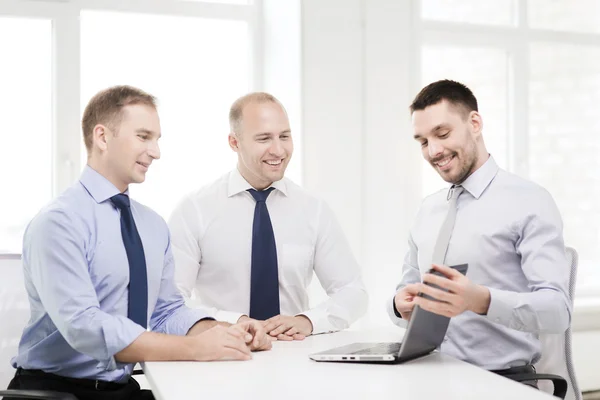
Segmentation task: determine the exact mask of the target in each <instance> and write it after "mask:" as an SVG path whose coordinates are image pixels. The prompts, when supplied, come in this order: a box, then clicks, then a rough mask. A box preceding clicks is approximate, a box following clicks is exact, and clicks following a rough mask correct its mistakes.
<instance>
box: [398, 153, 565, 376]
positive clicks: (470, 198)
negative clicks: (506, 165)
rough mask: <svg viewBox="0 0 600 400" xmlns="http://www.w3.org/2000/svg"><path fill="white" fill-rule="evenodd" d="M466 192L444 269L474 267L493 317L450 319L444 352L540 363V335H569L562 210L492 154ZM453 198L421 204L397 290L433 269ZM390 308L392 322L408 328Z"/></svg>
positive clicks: (486, 363) (485, 362)
mask: <svg viewBox="0 0 600 400" xmlns="http://www.w3.org/2000/svg"><path fill="white" fill-rule="evenodd" d="M462 186H463V188H464V191H463V192H462V194H461V195H460V196H459V197H458V200H457V215H456V222H455V225H454V230H453V232H452V237H451V239H450V243H449V245H448V252H447V254H446V264H447V265H457V264H462V263H468V264H469V270H468V272H467V276H468V277H469V278H470V279H471V281H473V282H474V283H477V284H480V285H483V286H486V287H487V288H488V289H489V291H490V294H491V300H490V307H489V310H488V313H487V315H479V314H475V313H473V312H471V311H466V312H464V313H462V314H460V315H458V316H456V317H454V318H452V319H451V321H450V326H449V327H448V332H447V334H446V339H445V340H444V342H443V344H442V346H441V351H442V352H444V353H447V354H450V355H451V356H453V357H455V358H458V359H460V360H464V361H467V362H470V363H473V364H475V365H478V366H480V367H483V368H486V369H504V368H509V367H513V366H519V365H525V364H530V363H536V362H537V361H538V360H539V359H540V351H541V345H540V341H539V339H538V334H540V333H562V332H564V331H565V330H566V329H567V327H568V326H569V323H570V317H571V308H570V302H569V300H568V295H567V293H568V292H567V288H568V282H569V276H570V267H569V264H568V262H567V258H566V253H565V244H564V241H563V235H562V230H563V224H562V220H561V217H560V214H559V212H558V209H557V207H556V204H555V203H554V200H553V199H552V196H551V195H550V194H549V193H548V191H546V190H545V189H544V188H542V187H541V186H539V185H536V184H535V183H533V182H530V181H527V180H525V179H522V178H519V177H518V176H516V175H513V174H511V173H509V172H506V171H504V170H502V169H500V168H498V165H497V164H496V162H495V161H494V159H493V158H492V157H491V156H490V158H489V159H488V160H487V161H486V162H485V164H484V165H483V166H481V167H480V168H479V169H478V170H477V171H475V172H474V173H473V174H472V175H471V176H469V177H468V178H467V179H466V180H465V182H463V184H462ZM447 194H448V190H442V191H439V192H437V193H435V194H433V195H431V196H429V197H427V198H426V199H425V200H424V201H423V204H422V205H421V209H420V210H419V213H418V215H417V218H416V222H415V224H414V226H413V228H412V229H411V232H410V238H409V251H408V253H407V255H406V258H405V260H404V265H403V268H402V281H401V283H400V285H398V288H397V290H400V288H402V287H403V286H405V285H407V284H409V283H415V282H419V281H421V277H422V274H424V273H426V272H427V271H428V270H429V269H430V268H431V260H432V253H433V247H434V245H435V241H436V239H437V235H438V232H439V229H440V227H441V225H442V222H443V220H444V218H445V217H446V214H447V212H448V201H447ZM392 306H393V303H392V302H389V306H388V307H389V308H388V312H389V314H390V317H391V318H392V321H393V322H394V323H396V324H398V325H403V323H404V321H403V320H402V319H400V318H398V317H396V316H395V314H394V311H393V308H392Z"/></svg>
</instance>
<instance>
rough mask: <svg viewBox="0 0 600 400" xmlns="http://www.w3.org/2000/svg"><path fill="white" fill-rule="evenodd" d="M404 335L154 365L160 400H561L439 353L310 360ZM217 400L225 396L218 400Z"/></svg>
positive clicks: (371, 335) (393, 332) (149, 370)
mask: <svg viewBox="0 0 600 400" xmlns="http://www.w3.org/2000/svg"><path fill="white" fill-rule="evenodd" d="M402 334H403V330H402V329H400V328H390V329H385V330H377V331H344V332H338V333H333V334H328V335H317V336H311V337H308V338H306V339H305V340H304V341H301V342H275V343H274V346H273V349H272V350H271V351H267V352H261V353H253V359H252V360H251V361H238V362H232V361H228V362H147V363H146V364H145V365H144V366H143V368H144V371H145V374H146V377H147V379H148V382H149V383H150V386H151V387H152V391H153V393H154V396H155V397H156V399H157V400H182V399H244V400H245V399H259V400H290V399H305V400H315V399H339V400H346V399H377V400H384V399H394V400H398V399H411V400H412V399H415V400H417V399H418V400H422V399H436V400H437V399H457V400H465V399H478V400H479V399H486V400H493V399H502V400H505V399H531V400H537V399H539V400H544V399H545V400H550V399H554V397H552V396H550V395H548V394H545V393H543V392H540V391H538V390H535V389H532V388H530V387H528V386H525V385H522V384H520V383H516V382H513V381H511V380H509V379H506V378H503V377H500V376H497V375H495V374H492V373H491V372H487V371H485V370H483V369H480V368H477V367H474V366H472V365H470V364H467V363H464V362H462V361H458V360H456V359H453V358H451V357H449V356H446V355H442V354H440V353H437V352H436V353H433V354H431V355H429V356H426V357H423V358H420V359H417V360H413V361H410V362H407V363H404V364H394V365H376V364H345V363H317V362H315V361H312V360H310V359H309V358H308V354H310V353H313V352H316V351H321V350H326V349H328V348H331V347H334V346H341V345H345V344H350V343H353V342H357V341H361V342H378V341H399V340H400V338H401V337H402ZM217 396H218V397H217Z"/></svg>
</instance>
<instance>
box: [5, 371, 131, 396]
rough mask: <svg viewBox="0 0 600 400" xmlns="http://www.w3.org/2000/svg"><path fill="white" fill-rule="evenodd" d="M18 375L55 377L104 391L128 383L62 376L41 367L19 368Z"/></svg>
mask: <svg viewBox="0 0 600 400" xmlns="http://www.w3.org/2000/svg"><path fill="white" fill-rule="evenodd" d="M16 376H35V377H40V378H48V379H55V380H59V381H62V382H67V383H70V384H73V385H77V386H80V387H84V388H87V389H94V390H102V391H104V390H106V391H111V390H119V389H122V388H123V387H124V386H125V385H126V383H117V382H108V381H101V380H99V379H84V378H68V377H66V376H60V375H56V374H51V373H49V372H44V371H42V370H39V369H23V368H17V373H16Z"/></svg>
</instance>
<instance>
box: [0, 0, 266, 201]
mask: <svg viewBox="0 0 600 400" xmlns="http://www.w3.org/2000/svg"><path fill="white" fill-rule="evenodd" d="M262 9H263V0H250V1H249V2H248V4H226V3H211V2H210V1H209V0H208V1H186V0H144V1H136V0H36V1H30V0H3V1H2V2H0V17H17V18H32V19H36V18H40V19H49V20H50V21H51V23H52V59H51V63H52V64H51V70H52V83H51V88H52V129H51V132H52V140H51V141H52V148H51V149H50V151H51V152H52V157H51V158H52V166H51V167H52V193H51V196H52V197H53V198H54V197H56V196H58V195H59V194H60V193H62V192H63V191H64V190H66V189H67V188H68V187H69V186H71V185H72V184H73V183H74V182H75V181H76V180H77V179H78V177H79V175H80V173H81V169H82V168H83V165H82V162H81V143H82V137H81V128H80V124H81V110H80V93H81V66H80V64H81V62H80V60H81V51H80V41H81V29H80V21H79V15H80V13H81V12H82V11H84V10H86V11H88V10H94V11H114V12H125V13H136V14H155V15H169V16H181V17H197V18H206V19H222V20H235V21H244V22H246V23H247V24H248V27H249V32H250V48H251V51H250V53H251V54H249V57H250V65H251V68H252V71H251V74H250V76H251V82H250V83H251V89H252V90H257V89H258V88H261V87H262V86H263V81H264V76H263V71H264V65H263V60H264V56H263V53H264V48H263V47H264V46H263V35H264V33H263V29H264V28H263V23H262V22H263V10H262ZM36 211H37V210H36Z"/></svg>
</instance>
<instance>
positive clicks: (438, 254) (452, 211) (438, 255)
mask: <svg viewBox="0 0 600 400" xmlns="http://www.w3.org/2000/svg"><path fill="white" fill-rule="evenodd" d="M462 192H463V187H462V186H452V187H451V188H450V192H449V193H448V200H449V202H448V214H446V219H445V220H444V222H443V223H442V227H441V228H440V233H439V234H438V238H437V242H435V247H434V248H433V254H432V257H431V262H432V263H433V264H444V261H445V259H446V251H447V250H448V243H450V237H451V236H452V230H453V229H454V221H455V220H456V200H458V196H460V194H461V193H462Z"/></svg>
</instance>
